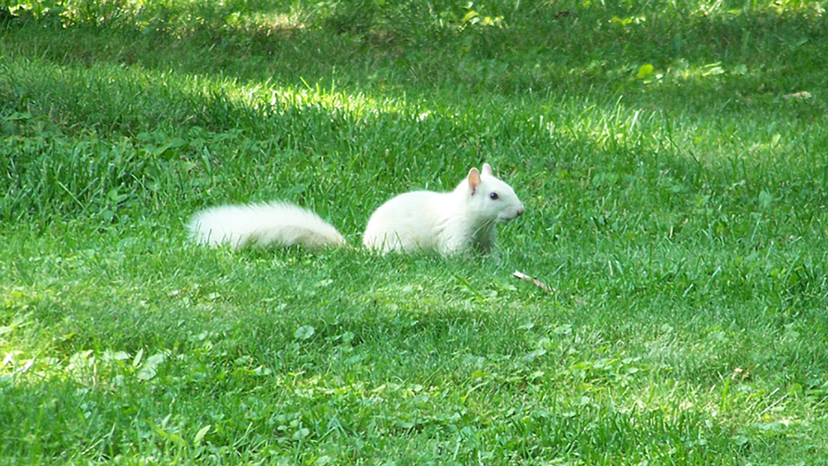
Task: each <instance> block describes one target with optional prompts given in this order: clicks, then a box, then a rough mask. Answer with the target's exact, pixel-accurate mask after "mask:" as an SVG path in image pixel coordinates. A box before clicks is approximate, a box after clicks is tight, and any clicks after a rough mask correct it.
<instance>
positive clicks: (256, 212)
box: [188, 163, 524, 255]
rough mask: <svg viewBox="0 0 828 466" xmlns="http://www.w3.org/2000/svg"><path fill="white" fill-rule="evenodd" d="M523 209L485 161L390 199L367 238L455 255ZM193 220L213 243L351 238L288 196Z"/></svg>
mask: <svg viewBox="0 0 828 466" xmlns="http://www.w3.org/2000/svg"><path fill="white" fill-rule="evenodd" d="M523 211H524V209H523V204H522V203H521V202H520V199H518V197H517V195H516V194H515V192H514V190H512V188H511V187H510V186H509V185H508V184H506V183H504V182H503V181H501V180H499V179H497V178H495V176H494V174H493V173H492V167H491V166H490V165H489V164H488V163H486V164H483V169H482V170H481V171H478V170H477V169H476V168H472V169H471V170H469V174H468V176H467V177H466V178H465V179H463V181H461V182H460V184H459V185H457V188H455V189H454V191H449V192H445V193H437V192H433V191H412V192H408V193H404V194H400V195H398V196H396V197H394V198H392V199H391V200H389V201H387V202H386V203H385V204H383V205H381V206H380V207H379V209H377V210H376V211H375V212H374V213H373V215H371V219H370V220H369V221H368V226H367V227H366V228H365V234H364V235H363V238H362V243H363V244H364V245H365V246H366V247H367V248H368V249H370V250H374V251H379V252H382V253H386V252H389V251H398V252H414V251H418V250H436V251H437V252H439V253H440V254H443V255H451V254H455V253H461V252H464V251H468V250H471V249H474V248H478V249H480V250H481V251H482V252H489V251H491V250H492V248H493V247H494V245H495V241H496V240H497V223H502V222H508V221H510V220H513V219H515V218H517V217H518V216H520V215H521V214H523ZM188 228H189V230H190V236H191V238H192V239H193V241H195V242H196V243H198V244H206V245H210V246H218V245H220V244H225V243H229V244H230V245H231V246H233V247H237V248H239V247H243V246H246V245H249V244H255V245H260V246H268V245H279V246H292V245H303V246H305V247H309V248H318V247H330V246H345V245H347V242H346V241H345V238H344V237H343V236H342V235H341V234H340V233H339V232H338V231H336V228H334V227H333V226H332V225H331V224H329V223H327V222H326V221H324V220H322V219H321V218H320V217H319V216H318V215H316V214H315V213H313V212H311V211H309V210H306V209H303V208H301V207H298V206H296V205H293V204H290V203H287V202H282V201H275V202H271V203H262V204H248V205H225V206H218V207H211V208H208V209H206V210H202V211H201V212H198V213H196V214H195V215H194V216H193V217H192V219H191V220H190V223H189V225H188Z"/></svg>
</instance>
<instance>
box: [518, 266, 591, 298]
mask: <svg viewBox="0 0 828 466" xmlns="http://www.w3.org/2000/svg"><path fill="white" fill-rule="evenodd" d="M512 276H513V277H515V278H517V279H519V280H523V281H525V282H529V283H531V284H533V285H535V286H537V287H538V288H540V289H542V290H543V291H545V292H547V293H561V294H562V295H563V296H564V297H565V298H567V299H569V298H571V299H574V300H575V303H577V304H586V303H585V302H584V301H583V300H582V299H580V298H577V297H575V296H572V295H571V294H569V293H567V292H565V291H560V290H558V289H557V288H555V287H553V286H549V285H547V284H546V283H544V282H542V281H540V280H538V279H537V278H536V277H532V276H530V275H526V274H525V273H523V272H521V271H520V270H515V273H513V274H512Z"/></svg>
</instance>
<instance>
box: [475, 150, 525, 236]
mask: <svg viewBox="0 0 828 466" xmlns="http://www.w3.org/2000/svg"><path fill="white" fill-rule="evenodd" d="M461 187H462V188H464V189H465V190H467V195H468V200H469V206H470V208H471V210H472V212H474V214H475V215H476V216H478V218H479V219H480V220H482V221H485V222H491V221H497V222H508V221H509V220H514V219H515V218H517V217H518V216H520V215H521V214H523V211H524V209H523V204H522V203H521V202H520V199H518V197H517V194H515V191H514V190H513V189H512V187H511V186H509V185H508V184H506V183H504V182H503V181H500V180H499V179H497V178H495V176H494V173H493V172H492V166H491V165H489V164H488V163H484V164H483V169H482V170H481V171H477V169H476V168H472V169H471V170H469V176H468V177H467V178H466V179H465V180H464V181H463V183H461Z"/></svg>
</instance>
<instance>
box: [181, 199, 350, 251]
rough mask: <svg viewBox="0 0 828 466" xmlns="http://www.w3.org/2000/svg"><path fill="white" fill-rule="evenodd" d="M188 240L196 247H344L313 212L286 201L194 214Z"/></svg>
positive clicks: (215, 209) (231, 207)
mask: <svg viewBox="0 0 828 466" xmlns="http://www.w3.org/2000/svg"><path fill="white" fill-rule="evenodd" d="M188 228H189V230H190V237H191V238H192V240H193V241H195V242H196V243H198V244H206V245H209V246H218V245H220V244H230V245H231V246H233V247H234V248H240V247H243V246H247V245H256V246H271V245H272V246H293V245H302V246H305V247H307V248H320V247H332V246H345V245H346V244H347V243H346V241H345V238H344V237H343V236H342V235H341V234H340V233H339V232H338V231H336V228H334V227H333V225H331V224H330V223H328V222H326V221H324V220H322V218H320V217H319V216H318V215H316V214H315V213H313V212H311V211H309V210H306V209H303V208H301V207H299V206H296V205H293V204H290V203H288V202H279V201H277V202H270V203H262V204H248V205H225V206H218V207H211V208H209V209H205V210H202V211H201V212H198V213H197V214H195V215H193V217H192V219H190V223H189V225H188Z"/></svg>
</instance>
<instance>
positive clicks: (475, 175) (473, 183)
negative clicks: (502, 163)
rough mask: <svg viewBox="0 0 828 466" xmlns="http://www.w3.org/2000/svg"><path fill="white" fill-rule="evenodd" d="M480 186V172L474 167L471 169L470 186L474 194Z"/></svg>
mask: <svg viewBox="0 0 828 466" xmlns="http://www.w3.org/2000/svg"><path fill="white" fill-rule="evenodd" d="M478 186H480V172H478V171H477V169H476V168H472V169H471V170H469V188H470V189H471V193H472V194H474V192H475V191H476V190H477V187H478Z"/></svg>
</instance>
